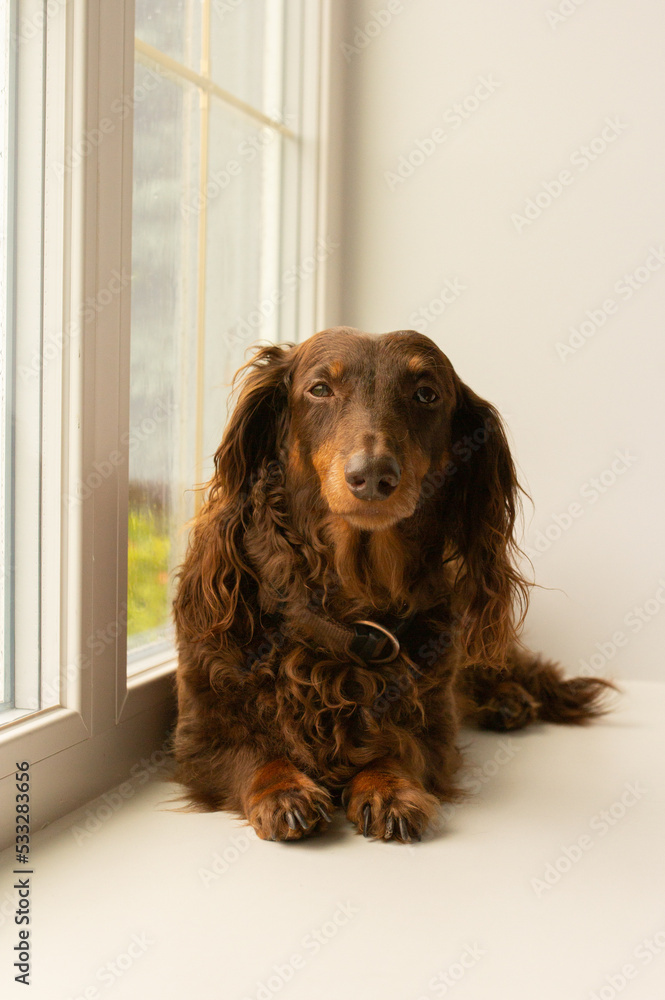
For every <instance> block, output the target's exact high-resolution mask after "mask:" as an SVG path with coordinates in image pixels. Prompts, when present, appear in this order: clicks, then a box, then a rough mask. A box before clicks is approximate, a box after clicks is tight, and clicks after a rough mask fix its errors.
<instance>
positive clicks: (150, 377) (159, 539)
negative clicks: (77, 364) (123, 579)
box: [127, 64, 200, 652]
mask: <svg viewBox="0 0 665 1000" xmlns="http://www.w3.org/2000/svg"><path fill="white" fill-rule="evenodd" d="M142 73H143V74H146V73H147V71H146V70H145V69H144V68H143V67H142V66H141V65H140V64H137V68H136V78H137V81H139V83H140V81H141V74H142ZM156 79H157V85H156V86H155V85H154V81H153V83H152V89H151V90H150V92H149V96H148V98H147V99H146V100H144V101H143V102H142V103H140V104H137V106H136V109H135V123H134V201H133V215H134V218H133V233H132V239H133V246H132V335H131V371H130V431H129V434H130V437H129V480H130V482H129V508H130V514H129V553H128V561H129V566H128V575H129V578H128V620H127V632H128V647H129V650H130V652H131V651H132V650H136V649H137V648H138V647H142V646H145V645H146V644H148V643H154V642H155V641H159V640H164V639H166V638H167V637H168V632H169V622H170V604H171V582H170V581H171V577H172V571H173V569H174V567H175V565H176V564H177V563H178V561H179V559H180V555H181V553H180V550H179V546H178V533H177V528H178V527H179V526H180V525H182V524H183V523H184V521H185V520H186V519H187V516H188V514H189V513H190V512H189V511H188V509H187V506H188V503H189V505H190V506H191V495H190V494H188V493H186V490H187V488H188V487H190V486H191V485H192V483H193V481H194V468H195V465H194V457H193V448H192V437H193V419H194V410H195V366H196V354H195V351H196V340H195V337H194V338H193V337H192V333H193V332H194V331H195V330H196V314H197V268H196V263H197V242H198V226H199V218H198V216H197V215H196V214H191V213H187V212H186V211H184V203H183V193H184V191H185V190H186V189H187V187H188V186H189V184H190V183H191V180H192V177H193V176H194V177H198V169H199V144H200V122H199V116H200V112H199V94H198V91H197V89H196V88H195V87H193V86H192V85H191V84H189V83H187V82H185V81H183V82H176V81H174V80H173V79H172V78H171V77H165V76H158V77H157V78H156ZM145 89H146V90H147V86H146V88H145Z"/></svg>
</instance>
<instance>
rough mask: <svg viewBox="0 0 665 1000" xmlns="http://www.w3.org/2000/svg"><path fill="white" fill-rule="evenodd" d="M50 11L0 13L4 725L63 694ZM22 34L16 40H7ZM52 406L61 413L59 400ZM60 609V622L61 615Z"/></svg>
mask: <svg viewBox="0 0 665 1000" xmlns="http://www.w3.org/2000/svg"><path fill="white" fill-rule="evenodd" d="M45 8H46V3H45V2H44V3H43V4H38V3H34V4H33V5H32V7H31V9H30V10H29V11H27V12H26V13H25V16H24V17H23V18H22V20H21V21H20V22H19V21H18V15H19V13H20V12H23V10H22V8H21V7H20V5H19V4H17V3H11V4H5V5H4V6H3V7H2V10H1V12H0V78H1V83H0V133H1V135H0V145H1V154H2V155H1V156H0V160H1V167H0V202H1V207H0V237H1V247H0V261H1V264H0V268H1V270H0V285H1V286H2V292H1V293H0V316H1V320H0V322H1V329H0V341H1V344H2V346H1V348H0V355H2V365H1V366H0V367H1V369H2V371H1V374H0V397H1V398H0V410H1V414H2V416H1V419H0V425H1V427H0V507H1V509H2V513H3V531H2V533H1V539H2V542H1V545H0V548H1V550H2V569H3V577H2V586H1V588H0V597H1V600H2V615H1V616H0V628H1V631H2V636H1V637H2V642H1V643H0V647H1V649H2V659H3V667H2V678H1V683H0V705H1V706H2V708H3V709H4V711H3V713H2V716H1V719H0V724H5V723H8V722H10V721H13V720H14V719H16V718H18V717H20V716H21V715H27V714H29V713H30V712H36V711H39V710H40V709H43V708H49V707H51V706H53V705H57V704H58V703H59V700H60V690H59V677H60V662H59V648H58V646H57V642H56V643H55V644H54V645H52V646H49V647H48V649H47V648H46V647H45V645H44V643H43V642H42V636H43V634H44V629H45V628H46V617H48V628H51V626H52V624H53V621H52V616H50V617H49V616H46V617H45V613H44V612H45V606H46V605H47V603H48V601H47V599H46V597H45V595H47V596H50V595H51V594H53V593H54V592H55V593H57V588H58V586H59V569H60V564H59V545H60V537H59V536H60V532H59V530H58V532H57V534H58V538H57V542H56V543H55V547H54V548H52V550H51V551H52V558H51V559H50V560H48V561H46V558H45V549H44V540H45V534H44V530H43V528H44V523H45V520H46V518H47V511H48V512H49V513H50V512H52V509H53V502H52V501H53V497H55V508H56V511H58V512H59V509H60V489H59V480H58V475H59V456H60V450H59V449H60V440H59V438H57V439H56V440H54V441H51V442H50V443H49V444H48V446H45V445H44V444H43V435H44V433H45V432H48V429H49V428H50V427H53V426H56V422H55V421H53V420H52V419H51V417H52V415H53V410H52V409H50V406H51V405H52V404H51V403H49V405H47V406H46V408H45V404H44V392H45V386H46V385H47V384H48V386H49V390H50V391H51V393H53V391H54V388H56V387H57V385H58V380H59V374H58V366H59V364H60V358H61V352H60V351H59V350H56V351H55V352H53V350H52V349H53V343H51V342H50V341H49V344H48V346H49V348H50V350H49V351H47V350H45V348H44V345H45V343H46V341H45V331H44V316H45V315H46V308H45V304H44V302H45V300H44V295H45V287H46V285H47V284H49V287H50V286H51V285H52V284H53V283H54V282H55V283H56V284H58V283H59V284H60V286H61V285H62V275H61V271H60V270H59V269H60V268H61V248H62V242H61V233H60V230H59V229H58V224H57V221H56V220H57V218H58V212H59V206H60V204H61V202H60V199H61V190H60V188H59V187H58V186H57V185H55V186H53V185H52V186H51V187H50V188H49V191H50V194H49V196H48V198H47V196H46V185H45V177H46V175H47V172H48V174H49V176H50V177H52V176H53V171H54V168H56V169H57V165H58V164H59V165H60V166H61V164H62V160H59V161H58V164H56V162H55V161H53V160H51V161H50V162H49V161H48V160H47V155H49V156H53V155H54V150H55V149H56V148H57V147H58V136H59V135H61V133H60V128H61V126H62V119H61V118H60V117H59V113H58V112H57V111H55V110H54V109H53V108H52V106H51V105H49V107H50V109H51V118H50V119H49V126H50V128H49V132H48V135H49V143H50V145H49V147H48V148H49V149H50V153H49V154H47V144H46V132H45V127H44V125H45V119H46V107H47V101H48V94H50V93H52V92H53V91H52V90H50V91H49V90H48V89H47V88H46V87H45V66H46V58H45V57H46V32H45V28H44V25H45V24H46V17H45V16H44V14H45ZM28 15H29V16H28ZM16 37H19V38H20V44H16V43H15V42H14V41H13V40H12V39H13V38H16ZM54 247H55V248H57V249H54ZM47 251H48V252H47ZM46 267H47V268H48V270H46ZM49 319H50V316H49ZM60 332H61V331H60V329H59V328H58V329H57V331H56V333H58V334H60ZM49 333H53V330H52V328H51V329H49ZM56 395H57V388H56ZM52 398H53V396H51V397H50V399H52ZM57 407H58V411H60V410H61V405H60V399H59V396H58V404H57ZM47 456H48V457H49V458H53V463H52V464H53V468H54V472H53V473H52V474H51V476H48V475H47V474H46V473H45V464H44V460H45V459H46V457H47ZM54 456H55V457H54ZM53 478H55V479H56V483H55V485H54V484H53ZM49 485H50V486H51V489H50V490H49ZM52 541H53V540H52V538H50V539H49V542H50V543H52ZM43 562H44V565H42V563H43ZM47 563H48V564H47ZM44 570H45V572H44ZM57 617H58V625H59V613H58V616H57ZM55 634H56V635H57V634H58V630H57V628H56V632H55Z"/></svg>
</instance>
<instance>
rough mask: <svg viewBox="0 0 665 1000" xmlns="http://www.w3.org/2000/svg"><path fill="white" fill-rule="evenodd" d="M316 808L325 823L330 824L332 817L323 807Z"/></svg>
mask: <svg viewBox="0 0 665 1000" xmlns="http://www.w3.org/2000/svg"><path fill="white" fill-rule="evenodd" d="M316 808H317V809H318V810H319V812H320V813H321V816H322V817H323V819H324V820H325V821H326V823H332V816H331V815H330V814H329V813H328V812H327V810H326V809H324V808H323V806H321V805H318V806H317V807H316Z"/></svg>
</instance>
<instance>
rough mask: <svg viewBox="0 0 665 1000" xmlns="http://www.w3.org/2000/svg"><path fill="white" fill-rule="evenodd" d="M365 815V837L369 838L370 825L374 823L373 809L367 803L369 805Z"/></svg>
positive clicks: (365, 809) (364, 812) (366, 807)
mask: <svg viewBox="0 0 665 1000" xmlns="http://www.w3.org/2000/svg"><path fill="white" fill-rule="evenodd" d="M363 815H364V817H365V821H364V823H363V837H368V836H369V825H370V823H371V822H372V807H371V805H370V804H369V802H368V803H367V805H366V806H365V808H364V809H363Z"/></svg>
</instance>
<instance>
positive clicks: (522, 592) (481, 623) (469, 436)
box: [442, 376, 528, 667]
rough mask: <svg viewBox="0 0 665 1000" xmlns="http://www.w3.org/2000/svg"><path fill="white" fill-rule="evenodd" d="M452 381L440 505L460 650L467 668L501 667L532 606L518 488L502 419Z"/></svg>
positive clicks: (495, 411) (488, 405) (472, 394)
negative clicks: (521, 562)
mask: <svg viewBox="0 0 665 1000" xmlns="http://www.w3.org/2000/svg"><path fill="white" fill-rule="evenodd" d="M455 381H456V390H457V406H456V409H455V411H454V413H453V416H452V422H451V439H450V455H451V465H450V466H449V473H450V476H449V478H448V477H446V485H445V487H444V491H443V497H442V499H443V503H444V520H445V522H446V525H447V532H448V537H449V538H450V539H451V540H452V541H453V542H454V545H455V548H456V550H457V553H458V555H459V556H460V563H461V564H460V569H459V572H458V579H457V592H458V594H459V595H460V596H461V598H462V600H461V605H462V608H461V620H460V623H459V624H460V644H461V650H462V653H463V657H464V662H466V663H483V664H486V665H490V666H497V667H499V666H501V665H502V664H503V663H505V660H506V655H507V653H508V649H509V646H510V644H511V642H513V641H515V640H516V637H517V629H518V627H519V625H520V624H521V622H522V620H523V618H524V614H525V613H526V607H527V603H528V583H527V581H526V580H525V579H524V578H523V577H522V575H521V574H520V573H519V571H518V569H517V568H516V565H515V556H516V554H517V552H518V547H517V544H516V542H515V538H514V530H515V518H516V515H517V513H518V510H519V493H520V490H521V487H520V486H519V483H518V481H517V475H516V472H515V465H514V462H513V459H512V456H511V453H510V448H509V446H508V441H507V439H506V433H505V430H504V426H503V422H502V420H501V417H500V416H499V413H498V412H497V410H496V409H495V408H494V407H493V406H492V405H491V404H490V403H488V402H486V400H484V399H481V398H480V397H479V396H477V395H476V393H475V392H473V391H472V390H471V389H469V387H468V386H466V385H464V383H463V382H461V381H460V380H459V379H458V378H457V376H455Z"/></svg>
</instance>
